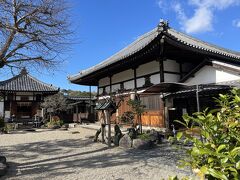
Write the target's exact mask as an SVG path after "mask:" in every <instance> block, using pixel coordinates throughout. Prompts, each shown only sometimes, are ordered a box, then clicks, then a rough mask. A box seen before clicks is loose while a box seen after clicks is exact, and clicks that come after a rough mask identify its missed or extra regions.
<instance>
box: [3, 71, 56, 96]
mask: <svg viewBox="0 0 240 180" xmlns="http://www.w3.org/2000/svg"><path fill="white" fill-rule="evenodd" d="M0 91H29V92H30V91H31V92H58V91H59V89H58V88H56V87H54V86H52V85H49V84H46V83H44V82H41V81H39V80H38V79H36V78H34V77H32V76H31V75H29V74H28V73H27V72H26V70H25V69H23V70H22V72H21V73H20V74H19V75H17V76H14V77H13V78H11V79H8V80H6V81H0Z"/></svg>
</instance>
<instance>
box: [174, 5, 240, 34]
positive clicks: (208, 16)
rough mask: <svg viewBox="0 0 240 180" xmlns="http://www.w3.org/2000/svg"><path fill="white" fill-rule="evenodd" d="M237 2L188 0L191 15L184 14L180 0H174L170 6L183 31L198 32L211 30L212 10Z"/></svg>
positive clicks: (219, 9)
mask: <svg viewBox="0 0 240 180" xmlns="http://www.w3.org/2000/svg"><path fill="white" fill-rule="evenodd" d="M239 4H240V0H188V5H189V6H191V7H193V8H194V13H193V15H192V16H187V15H186V13H185V11H184V9H183V8H182V4H181V3H180V0H178V1H174V2H173V5H172V8H173V10H174V11H175V12H176V14H177V17H178V19H179V20H180V22H179V23H180V25H181V26H182V29H183V30H184V31H185V32H187V33H199V32H206V31H211V30H213V20H214V12H216V11H221V10H224V9H226V8H229V7H230V6H233V5H239Z"/></svg>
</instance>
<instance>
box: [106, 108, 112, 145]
mask: <svg viewBox="0 0 240 180" xmlns="http://www.w3.org/2000/svg"><path fill="white" fill-rule="evenodd" d="M106 118H107V125H108V147H111V121H110V112H109V110H107V111H106Z"/></svg>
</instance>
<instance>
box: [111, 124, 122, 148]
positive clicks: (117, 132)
mask: <svg viewBox="0 0 240 180" xmlns="http://www.w3.org/2000/svg"><path fill="white" fill-rule="evenodd" d="M114 131H115V133H114V137H113V143H114V144H115V146H119V141H120V139H121V137H122V131H121V129H120V128H119V126H118V125H117V124H116V125H115V126H114Z"/></svg>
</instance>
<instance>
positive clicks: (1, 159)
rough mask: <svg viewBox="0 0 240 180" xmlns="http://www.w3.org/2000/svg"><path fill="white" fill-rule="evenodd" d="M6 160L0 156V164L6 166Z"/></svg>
mask: <svg viewBox="0 0 240 180" xmlns="http://www.w3.org/2000/svg"><path fill="white" fill-rule="evenodd" d="M6 162H7V159H6V157H5V156H0V163H3V164H6Z"/></svg>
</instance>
